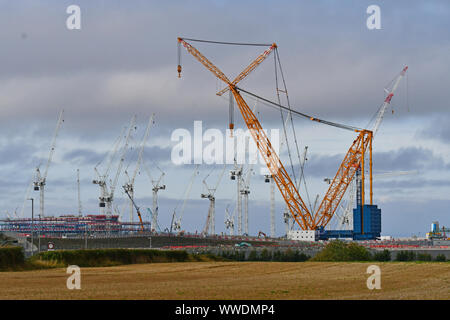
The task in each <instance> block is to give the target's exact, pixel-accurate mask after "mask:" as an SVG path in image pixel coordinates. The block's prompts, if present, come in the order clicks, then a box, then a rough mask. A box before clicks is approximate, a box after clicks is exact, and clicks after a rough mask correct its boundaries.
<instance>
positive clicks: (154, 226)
mask: <svg viewBox="0 0 450 320" xmlns="http://www.w3.org/2000/svg"><path fill="white" fill-rule="evenodd" d="M147 212H148V213H149V215H150V221H153V220H154V219H153V212H152V210H150V208H147ZM166 229H167V228H166ZM151 230H152V232H155V231H156V232H161V227H160V226H159V224H158V223H156V225H153V222H152V226H151ZM167 230H168V229H167Z"/></svg>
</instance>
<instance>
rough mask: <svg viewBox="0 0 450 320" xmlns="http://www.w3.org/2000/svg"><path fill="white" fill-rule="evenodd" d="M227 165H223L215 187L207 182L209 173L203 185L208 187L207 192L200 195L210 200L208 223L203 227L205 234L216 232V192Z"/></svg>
mask: <svg viewBox="0 0 450 320" xmlns="http://www.w3.org/2000/svg"><path fill="white" fill-rule="evenodd" d="M225 169H226V166H225V165H224V166H223V169H222V171H221V172H220V175H219V179H218V180H217V183H216V185H215V186H214V187H213V188H210V187H209V186H208V184H207V183H206V179H207V178H208V176H209V174H208V175H207V176H206V177H205V179H203V185H204V186H205V187H206V193H202V194H201V195H200V197H201V198H202V199H208V200H209V209H208V215H207V217H206V224H205V227H204V229H203V232H202V233H203V234H204V235H206V234H215V233H216V226H215V225H216V217H215V214H216V212H215V211H216V207H215V205H216V197H215V193H216V191H217V188H218V187H219V184H220V181H221V180H222V177H223V174H224V172H225Z"/></svg>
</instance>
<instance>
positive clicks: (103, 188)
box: [92, 128, 126, 214]
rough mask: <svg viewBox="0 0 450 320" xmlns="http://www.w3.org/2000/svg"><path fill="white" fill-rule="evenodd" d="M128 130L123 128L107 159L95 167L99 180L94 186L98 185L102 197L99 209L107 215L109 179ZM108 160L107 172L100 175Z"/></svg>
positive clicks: (96, 180)
mask: <svg viewBox="0 0 450 320" xmlns="http://www.w3.org/2000/svg"><path fill="white" fill-rule="evenodd" d="M125 130H126V128H123V129H122V131H121V133H120V135H119V137H118V138H117V139H116V141H115V142H114V144H113V147H112V149H111V150H110V151H109V152H108V154H107V155H106V157H105V159H103V160H102V161H100V162H99V163H97V165H96V166H95V167H94V171H95V173H96V174H97V179H94V180H92V183H93V184H96V185H98V186H99V187H100V197H99V200H100V202H99V207H100V208H101V213H102V214H105V208H106V202H105V201H104V199H106V198H107V197H108V188H107V179H108V177H109V172H110V170H111V168H112V164H113V162H114V160H115V157H116V154H117V151H118V150H119V147H120V145H121V143H122V140H123V137H124V134H125ZM104 160H106V167H105V170H104V171H103V172H102V173H100V171H99V170H100V169H99V166H100V165H101V164H102V162H103V161H104Z"/></svg>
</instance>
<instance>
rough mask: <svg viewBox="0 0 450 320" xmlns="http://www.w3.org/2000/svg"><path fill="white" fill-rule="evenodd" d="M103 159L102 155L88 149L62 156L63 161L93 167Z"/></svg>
mask: <svg viewBox="0 0 450 320" xmlns="http://www.w3.org/2000/svg"><path fill="white" fill-rule="evenodd" d="M103 158H104V155H102V154H99V153H98V152H95V151H92V150H88V149H75V150H72V151H69V152H67V153H65V154H64V155H63V160H64V161H70V162H72V163H75V164H83V165H95V164H97V163H98V162H100V161H101V160H102V159H103Z"/></svg>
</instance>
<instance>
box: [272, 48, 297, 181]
mask: <svg viewBox="0 0 450 320" xmlns="http://www.w3.org/2000/svg"><path fill="white" fill-rule="evenodd" d="M275 52H276V51H275ZM273 58H274V62H275V90H276V94H277V99H278V104H281V99H280V89H279V87H278V72H277V59H276V55H275V54H274V55H273ZM284 92H285V93H287V91H286V86H285V91H284ZM288 105H289V104H288ZM280 116H281V123H282V124H283V133H284V139H285V140H286V148H287V151H288V156H289V162H290V164H291V170H292V175H293V177H294V181H295V182H297V179H296V177H295V170H294V164H293V161H292V155H291V148H290V146H289V140H288V136H287V132H286V123H285V121H284V115H283V110H282V109H281V108H280ZM286 122H287V119H286Z"/></svg>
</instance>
